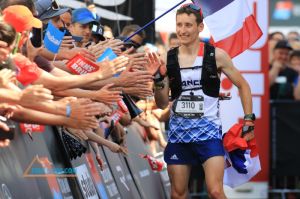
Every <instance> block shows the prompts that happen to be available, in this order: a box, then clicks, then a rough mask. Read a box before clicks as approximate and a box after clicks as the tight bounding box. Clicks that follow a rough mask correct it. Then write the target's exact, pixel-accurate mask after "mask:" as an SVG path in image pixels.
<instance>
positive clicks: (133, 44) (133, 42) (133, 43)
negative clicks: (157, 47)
mask: <svg viewBox="0 0 300 199" xmlns="http://www.w3.org/2000/svg"><path fill="white" fill-rule="evenodd" d="M128 42H129V43H128V44H125V45H126V47H128V48H130V47H134V48H135V49H138V48H139V47H141V46H142V45H141V44H139V43H137V42H135V41H132V40H129V41H128Z"/></svg>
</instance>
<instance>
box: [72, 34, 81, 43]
mask: <svg viewBox="0 0 300 199" xmlns="http://www.w3.org/2000/svg"><path fill="white" fill-rule="evenodd" d="M72 39H74V41H76V42H81V41H82V39H83V37H79V36H74V35H72Z"/></svg>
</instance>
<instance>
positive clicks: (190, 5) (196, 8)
mask: <svg viewBox="0 0 300 199" xmlns="http://www.w3.org/2000/svg"><path fill="white" fill-rule="evenodd" d="M181 7H182V8H190V9H192V10H194V11H197V12H200V11H201V8H200V7H199V6H196V5H195V4H192V3H187V4H184V5H182V6H181Z"/></svg>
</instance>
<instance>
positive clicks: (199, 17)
mask: <svg viewBox="0 0 300 199" xmlns="http://www.w3.org/2000/svg"><path fill="white" fill-rule="evenodd" d="M181 14H187V15H191V14H193V15H194V16H195V17H196V22H197V24H198V25H199V24H200V23H202V22H203V15H202V12H201V10H199V11H197V10H195V9H193V8H191V7H190V6H183V7H181V8H179V9H178V10H177V12H176V16H177V15H181Z"/></svg>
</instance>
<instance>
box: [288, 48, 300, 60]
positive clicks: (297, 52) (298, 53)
mask: <svg viewBox="0 0 300 199" xmlns="http://www.w3.org/2000/svg"><path fill="white" fill-rule="evenodd" d="M293 57H299V58H300V50H293V51H292V52H291V54H290V57H289V58H290V60H291V59H292V58H293Z"/></svg>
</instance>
